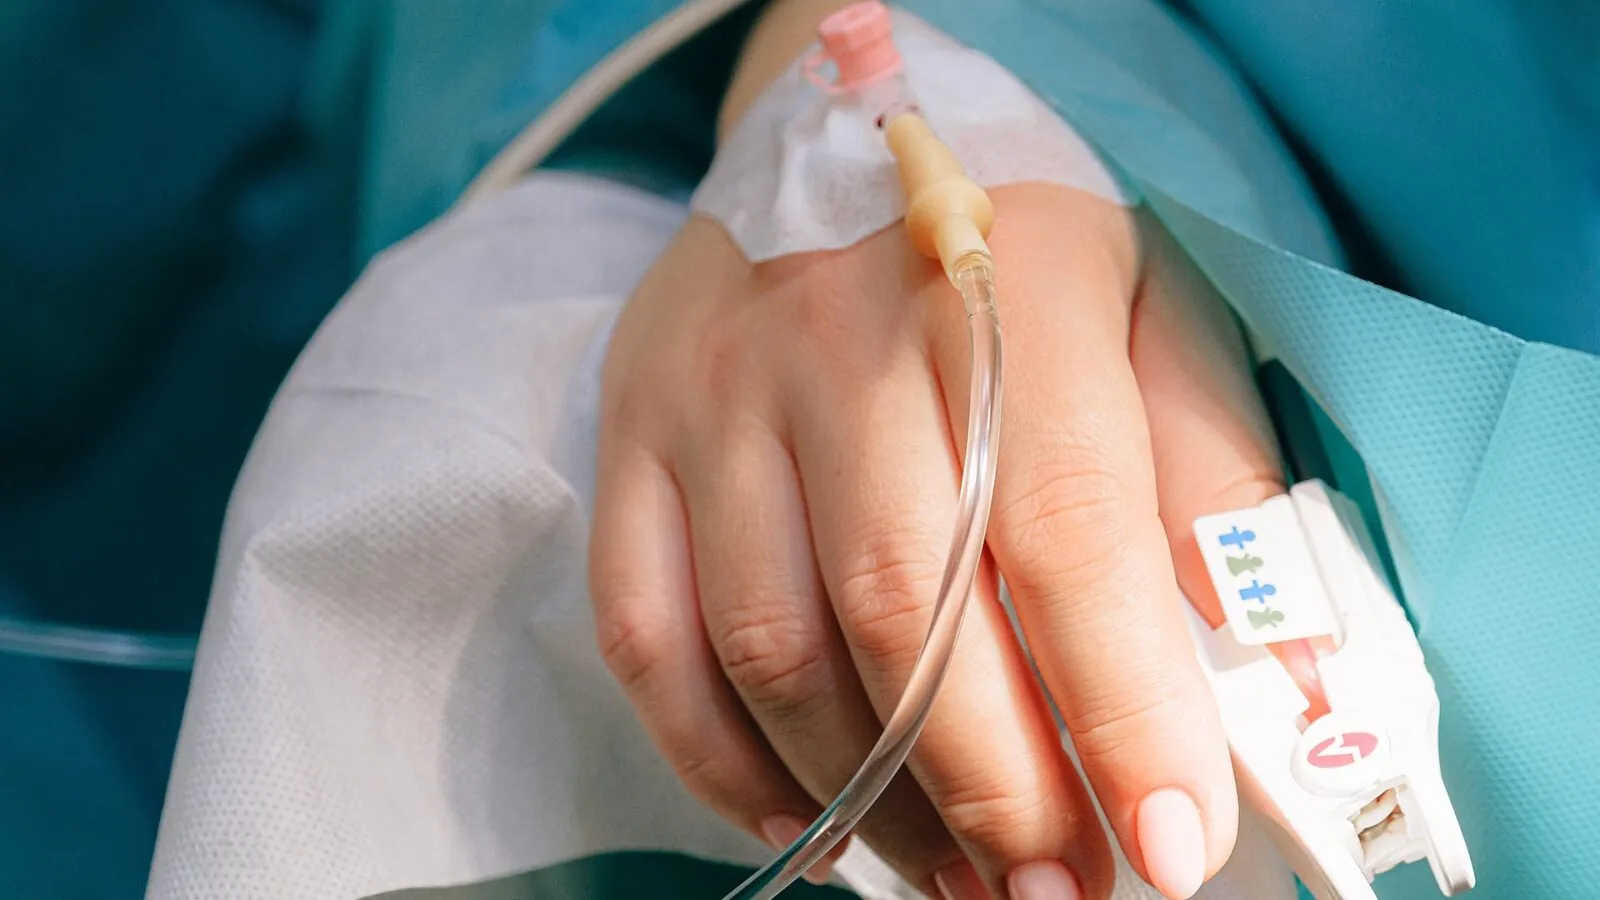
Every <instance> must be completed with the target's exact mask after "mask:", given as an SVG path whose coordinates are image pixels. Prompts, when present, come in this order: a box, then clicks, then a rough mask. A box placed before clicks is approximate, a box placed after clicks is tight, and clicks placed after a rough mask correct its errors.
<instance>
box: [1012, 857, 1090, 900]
mask: <svg viewBox="0 0 1600 900" xmlns="http://www.w3.org/2000/svg"><path fill="white" fill-rule="evenodd" d="M1006 887H1008V888H1010V889H1011V900H1083V888H1081V887H1079V886H1078V879H1077V878H1074V877H1073V875H1072V870H1071V869H1069V868H1067V867H1066V865H1065V864H1063V863H1060V862H1058V861H1056V860H1053V859H1046V860H1041V861H1039V862H1031V863H1028V864H1027V865H1025V866H1019V867H1018V868H1016V869H1013V870H1012V871H1011V874H1010V875H1008V876H1006Z"/></svg>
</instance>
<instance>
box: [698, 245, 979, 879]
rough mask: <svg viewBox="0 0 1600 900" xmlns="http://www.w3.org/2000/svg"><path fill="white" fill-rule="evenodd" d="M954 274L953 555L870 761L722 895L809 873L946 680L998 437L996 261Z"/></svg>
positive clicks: (964, 262)
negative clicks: (963, 323)
mask: <svg viewBox="0 0 1600 900" xmlns="http://www.w3.org/2000/svg"><path fill="white" fill-rule="evenodd" d="M952 269H953V271H952V281H953V282H954V283H955V286H956V287H957V289H959V290H960V292H961V300H962V303H963V304H965V306H966V309H967V320H968V323H969V325H970V326H971V347H972V384H971V398H970V399H971V403H970V404H969V406H968V409H970V410H971V413H970V415H969V417H968V419H967V444H966V453H965V454H964V456H963V458H962V462H961V491H960V496H959V500H958V505H957V513H956V528H955V535H954V537H953V538H952V539H951V542H950V556H949V559H948V560H947V562H946V563H945V568H944V575H943V577H942V578H941V579H940V582H939V595H938V599H937V600H936V601H935V602H934V607H933V621H932V623H931V624H930V625H929V626H928V636H927V637H926V638H925V639H924V640H923V642H922V650H921V651H920V652H919V653H918V654H917V661H916V663H915V664H914V665H913V666H912V669H911V679H910V681H908V682H907V683H906V689H905V693H903V694H902V695H901V696H900V702H899V704H897V705H896V706H895V709H894V714H893V715H891V716H890V717H889V721H888V723H887V724H885V725H884V729H883V736H882V737H880V738H879V739H878V743H877V744H876V745H875V746H874V747H873V748H872V752H871V753H869V754H867V758H866V761H865V762H863V763H862V764H861V768H860V770H859V771H857V772H856V775H855V777H854V778H852V779H850V783H849V784H847V785H845V788H844V790H843V791H841V792H840V793H839V796H838V798H837V799H835V800H834V801H833V803H832V804H831V805H829V806H828V808H827V809H826V810H824V811H823V813H822V815H821V817H819V818H818V819H817V820H816V821H815V822H813V823H812V824H811V827H810V828H808V829H806V832H805V833H804V834H802V835H801V836H800V837H799V838H798V839H797V840H796V841H795V842H794V843H793V844H791V845H790V846H789V847H788V849H786V850H784V851H783V853H782V854H780V855H779V856H778V858H777V859H774V860H773V861H772V862H770V863H768V864H767V866H766V868H763V869H762V870H761V871H759V872H757V873H755V874H754V875H752V876H750V878H749V879H747V880H746V881H745V882H744V883H743V884H741V885H739V887H737V888H735V889H734V890H733V891H732V892H731V893H729V894H728V895H727V896H726V897H725V898H723V900H767V898H771V897H776V896H777V895H778V894H779V892H781V891H782V890H783V889H784V888H786V887H788V886H789V885H790V884H793V883H794V881H795V879H797V878H799V877H800V876H801V875H803V874H805V872H806V870H807V869H809V868H811V866H812V865H814V864H816V863H817V862H818V861H819V860H821V859H822V858H823V857H824V856H827V855H828V852H829V851H830V850H832V849H833V848H834V847H835V846H837V845H838V843H839V842H840V841H841V840H843V839H844V837H845V835H847V834H849V833H850V830H851V829H852V828H854V827H855V826H856V824H857V823H858V822H860V821H861V818H862V816H865V815H866V814H867V810H868V809H870V808H871V807H872V804H873V803H875V802H876V801H877V799H878V796H879V795H880V794H882V793H883V791H884V788H885V787H887V786H888V784H889V782H890V780H891V779H893V778H894V775H895V772H897V771H899V769H900V766H901V765H902V764H903V763H904V762H905V760H906V756H907V755H908V754H909V753H910V752H911V746H912V745H913V744H914V743H916V740H917V736H918V735H919V734H921V733H922V726H923V724H924V723H926V722H927V719H928V712H929V710H930V709H932V707H933V700H934V698H935V696H937V695H938V693H939V685H940V683H941V682H943V681H944V675H945V670H946V669H948V668H949V666H950V657H951V656H952V655H953V653H954V651H955V646H956V637H957V635H958V634H959V633H960V630H961V620H962V618H963V614H964V613H965V612H966V608H967V602H968V600H969V599H970V598H971V596H972V588H973V584H974V582H975V581H976V579H977V575H978V564H979V562H980V561H981V560H982V558H983V546H984V536H985V532H986V530H987V528H988V523H989V509H990V506H991V505H992V503H993V500H994V477H995V461H996V458H997V455H998V451H999V439H1000V395H1001V377H1000V372H1001V358H1000V355H1001V345H1000V316H999V311H998V310H997V308H996V306H995V292H994V263H993V260H991V259H990V257H989V255H988V254H987V253H981V252H974V253H968V254H967V255H965V256H963V257H961V258H960V259H958V260H957V261H956V262H955V265H954V266H953V267H952Z"/></svg>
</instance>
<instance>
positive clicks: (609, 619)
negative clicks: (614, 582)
mask: <svg viewBox="0 0 1600 900" xmlns="http://www.w3.org/2000/svg"><path fill="white" fill-rule="evenodd" d="M605 593H606V595H607V596H606V599H605V601H604V602H600V603H596V604H595V609H596V615H595V635H596V641H597V643H598V644H599V647H600V657H601V659H602V660H604V662H605V665H606V669H607V670H608V671H609V672H610V673H611V676H612V677H613V678H615V679H616V680H617V683H618V684H620V685H622V688H623V690H625V691H627V692H628V693H629V694H633V693H635V692H636V691H638V690H640V689H641V688H643V687H644V686H645V685H647V684H649V683H651V682H652V681H653V680H654V676H655V675H656V674H657V673H658V672H659V671H660V670H661V668H662V667H663V665H664V664H665V663H666V662H667V661H668V659H669V658H670V655H671V653H672V652H673V650H674V648H673V646H672V644H673V640H672V638H673V628H672V622H671V619H670V611H669V610H668V609H667V608H666V606H665V605H664V604H659V603H650V602H649V601H648V599H647V598H648V595H647V594H645V593H644V592H641V591H634V590H628V589H625V588H618V587H615V586H613V587H610V588H607V589H606V590H605Z"/></svg>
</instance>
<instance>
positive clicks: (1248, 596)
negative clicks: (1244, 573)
mask: <svg viewBox="0 0 1600 900" xmlns="http://www.w3.org/2000/svg"><path fill="white" fill-rule="evenodd" d="M1277 592H1278V589H1277V588H1276V587H1275V586H1273V585H1270V584H1262V583H1261V582H1260V581H1252V582H1250V586H1249V587H1247V588H1240V589H1239V599H1240V600H1255V601H1256V602H1258V603H1265V602H1267V598H1268V597H1271V596H1272V595H1273V594H1276V593H1277Z"/></svg>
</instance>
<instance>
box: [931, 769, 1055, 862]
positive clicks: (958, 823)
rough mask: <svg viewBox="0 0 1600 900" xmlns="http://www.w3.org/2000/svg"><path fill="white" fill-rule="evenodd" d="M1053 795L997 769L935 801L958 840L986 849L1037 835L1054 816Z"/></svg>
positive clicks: (959, 784) (975, 775) (955, 786)
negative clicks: (1039, 829) (1043, 824)
mask: <svg viewBox="0 0 1600 900" xmlns="http://www.w3.org/2000/svg"><path fill="white" fill-rule="evenodd" d="M1051 797H1052V794H1051V792H1050V791H1048V790H1045V789H1044V788H1043V786H1042V785H1036V784H1030V783H1027V782H1026V781H1025V780H1018V779H1016V778H1014V777H1007V776H1006V775H1004V774H1001V773H999V772H997V771H995V770H993V769H990V770H988V771H982V770H980V771H977V772H974V773H973V775H972V776H971V777H969V778H967V779H965V780H963V781H957V782H955V783H953V784H950V785H948V786H947V787H946V788H945V790H944V791H942V792H941V793H940V796H939V797H938V798H937V799H936V800H935V803H936V805H937V806H938V808H939V814H940V817H941V818H943V819H944V821H945V825H947V826H948V827H949V828H950V830H951V831H952V832H954V833H955V834H956V835H957V836H958V837H960V838H962V839H964V840H966V841H968V842H971V843H975V844H977V845H979V846H982V847H995V846H1000V845H1003V844H1005V843H1007V842H1014V841H1015V840H1016V839H1017V836H1019V835H1028V834H1033V833H1035V832H1036V831H1037V830H1038V828H1039V825H1040V823H1041V822H1045V821H1047V819H1048V817H1049V816H1050V815H1051V809H1050V807H1051V802H1052V801H1051Z"/></svg>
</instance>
